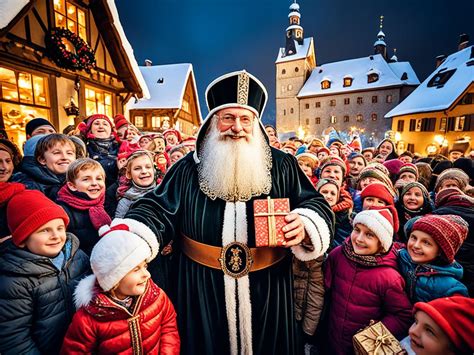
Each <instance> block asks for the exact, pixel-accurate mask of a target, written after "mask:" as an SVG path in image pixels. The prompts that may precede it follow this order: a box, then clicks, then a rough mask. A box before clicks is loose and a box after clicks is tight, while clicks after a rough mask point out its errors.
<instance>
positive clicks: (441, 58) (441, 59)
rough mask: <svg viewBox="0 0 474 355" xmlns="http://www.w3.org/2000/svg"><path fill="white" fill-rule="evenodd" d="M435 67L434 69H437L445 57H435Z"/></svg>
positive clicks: (442, 55)
mask: <svg viewBox="0 0 474 355" xmlns="http://www.w3.org/2000/svg"><path fill="white" fill-rule="evenodd" d="M435 59H436V66H435V68H438V67H439V66H440V65H441V64H442V63H443V62H444V60H445V59H446V56H445V55H444V54H440V55H439V56H437V57H436V58H435Z"/></svg>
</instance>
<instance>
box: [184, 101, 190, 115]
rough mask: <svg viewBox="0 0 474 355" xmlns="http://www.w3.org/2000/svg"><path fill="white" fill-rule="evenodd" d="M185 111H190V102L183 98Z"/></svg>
mask: <svg viewBox="0 0 474 355" xmlns="http://www.w3.org/2000/svg"><path fill="white" fill-rule="evenodd" d="M183 111H184V112H189V102H188V101H186V100H183Z"/></svg>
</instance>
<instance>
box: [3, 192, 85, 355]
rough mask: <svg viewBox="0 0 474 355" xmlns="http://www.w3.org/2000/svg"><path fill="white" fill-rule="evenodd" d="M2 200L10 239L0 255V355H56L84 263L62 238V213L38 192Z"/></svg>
mask: <svg viewBox="0 0 474 355" xmlns="http://www.w3.org/2000/svg"><path fill="white" fill-rule="evenodd" d="M6 200H7V201H3V202H7V221H8V227H9V229H10V231H11V234H12V238H11V239H10V240H7V241H5V242H4V243H3V245H2V248H1V251H0V327H1V329H2V332H1V336H0V338H1V339H0V353H2V354H33V353H34V354H57V353H58V352H59V349H60V347H61V344H62V340H63V337H64V335H65V333H66V328H67V325H68V324H69V323H70V322H71V319H72V315H73V313H74V306H73V304H72V289H73V288H74V285H75V284H76V283H77V282H78V281H79V280H80V279H82V278H83V277H84V276H86V274H87V273H88V272H89V259H88V257H87V256H86V255H85V254H84V253H83V252H82V251H81V250H79V240H78V239H77V238H76V237H75V236H74V235H73V234H70V233H66V227H67V225H68V223H69V218H68V216H67V214H66V212H64V210H63V209H62V208H61V207H60V206H58V205H57V204H55V203H54V202H52V201H51V200H49V199H48V198H47V197H46V196H45V195H43V194H42V193H41V192H39V191H36V190H25V191H22V192H18V193H15V194H14V195H13V196H10V198H9V199H8V198H7V199H6Z"/></svg>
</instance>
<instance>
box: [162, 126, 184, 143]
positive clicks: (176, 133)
mask: <svg viewBox="0 0 474 355" xmlns="http://www.w3.org/2000/svg"><path fill="white" fill-rule="evenodd" d="M170 134H174V135H175V136H176V137H177V138H178V142H179V143H181V133H179V131H178V130H176V129H173V128H170V129H167V130H166V131H164V132H163V136H164V137H165V138H166V137H167V136H168V135H170Z"/></svg>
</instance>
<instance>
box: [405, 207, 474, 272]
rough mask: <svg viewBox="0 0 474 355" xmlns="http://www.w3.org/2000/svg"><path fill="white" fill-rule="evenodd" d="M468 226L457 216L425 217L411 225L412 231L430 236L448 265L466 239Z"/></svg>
mask: <svg viewBox="0 0 474 355" xmlns="http://www.w3.org/2000/svg"><path fill="white" fill-rule="evenodd" d="M468 228H469V225H468V224H467V222H466V221H465V220H464V219H462V217H459V216H457V215H452V214H446V215H425V216H423V217H421V218H420V219H418V220H417V221H416V222H415V224H413V228H412V231H414V230H419V231H422V232H425V233H427V234H429V235H430V236H431V238H433V239H434V240H435V242H436V244H438V246H439V248H440V249H441V252H442V254H441V255H442V256H443V257H444V259H446V261H447V262H448V263H452V262H453V261H454V256H455V255H456V253H457V251H458V250H459V248H460V247H461V245H462V243H463V242H464V240H465V239H466V237H467V233H468Z"/></svg>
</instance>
